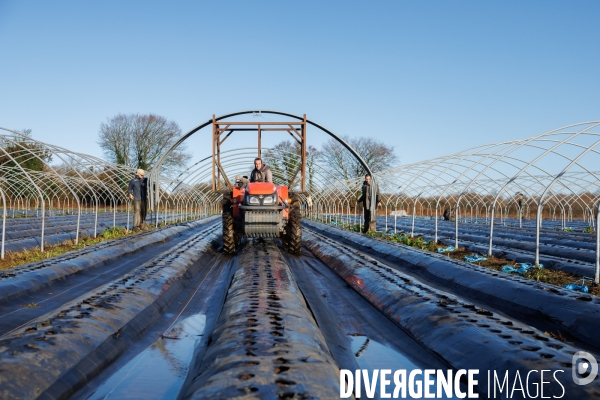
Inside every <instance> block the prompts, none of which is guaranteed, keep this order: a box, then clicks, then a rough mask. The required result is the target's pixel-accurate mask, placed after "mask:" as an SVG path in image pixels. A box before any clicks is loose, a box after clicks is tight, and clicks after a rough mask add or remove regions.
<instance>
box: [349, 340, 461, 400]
mask: <svg viewBox="0 0 600 400" xmlns="http://www.w3.org/2000/svg"><path fill="white" fill-rule="evenodd" d="M351 339H352V352H353V353H354V356H355V357H356V361H357V362H358V365H359V367H360V368H361V369H367V370H369V371H370V372H372V371H373V370H375V369H379V370H382V369H390V370H392V373H393V372H394V371H396V370H399V369H405V370H406V372H407V375H408V374H409V373H410V371H411V370H413V369H421V370H423V369H425V368H426V367H425V366H422V365H417V364H415V363H414V362H412V361H411V360H409V359H408V358H407V357H405V356H404V355H403V354H402V353H399V352H397V351H395V350H393V349H391V348H389V347H387V346H385V345H383V344H381V343H378V342H376V341H374V340H371V339H369V338H368V337H366V336H351ZM420 377H421V379H419V380H420V381H421V384H422V382H423V379H422V375H421V376H420ZM392 388H393V382H392ZM391 391H392V390H389V391H388V392H391ZM430 391H431V392H432V393H435V392H437V381H436V383H435V384H434V385H433V386H431V389H430ZM442 394H444V392H443V391H442ZM436 398H440V399H449V398H450V399H451V398H453V397H446V396H442V397H436Z"/></svg>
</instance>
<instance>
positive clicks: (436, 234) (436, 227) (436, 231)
mask: <svg viewBox="0 0 600 400" xmlns="http://www.w3.org/2000/svg"><path fill="white" fill-rule="evenodd" d="M437 242H438V206H437V204H436V205H435V235H434V237H433V243H435V244H437Z"/></svg>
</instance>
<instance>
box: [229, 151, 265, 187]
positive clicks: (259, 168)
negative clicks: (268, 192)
mask: <svg viewBox="0 0 600 400" xmlns="http://www.w3.org/2000/svg"><path fill="white" fill-rule="evenodd" d="M235 179H236V180H237V181H240V182H243V183H244V185H247V184H248V181H250V182H271V183H273V173H272V172H271V168H269V166H268V165H267V164H263V161H262V158H260V157H256V158H255V159H254V169H253V170H252V173H251V174H250V180H248V179H247V178H244V177H241V176H236V177H235Z"/></svg>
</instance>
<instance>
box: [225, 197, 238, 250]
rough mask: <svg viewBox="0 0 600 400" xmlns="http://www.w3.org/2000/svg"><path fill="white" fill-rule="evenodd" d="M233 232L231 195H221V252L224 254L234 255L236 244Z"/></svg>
mask: <svg viewBox="0 0 600 400" xmlns="http://www.w3.org/2000/svg"><path fill="white" fill-rule="evenodd" d="M235 239H236V237H235V231H234V226H233V214H232V210H231V194H224V195H223V252H224V253H226V254H233V253H235V244H236V240H235Z"/></svg>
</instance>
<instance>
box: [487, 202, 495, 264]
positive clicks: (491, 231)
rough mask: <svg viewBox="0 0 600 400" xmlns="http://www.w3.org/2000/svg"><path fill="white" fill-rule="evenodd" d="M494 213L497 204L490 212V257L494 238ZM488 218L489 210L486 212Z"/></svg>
mask: <svg viewBox="0 0 600 400" xmlns="http://www.w3.org/2000/svg"><path fill="white" fill-rule="evenodd" d="M494 211H496V202H494V204H492V207H491V210H490V245H489V247H488V256H490V257H491V256H492V240H493V238H494ZM485 213H486V218H487V209H486V210H485Z"/></svg>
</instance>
